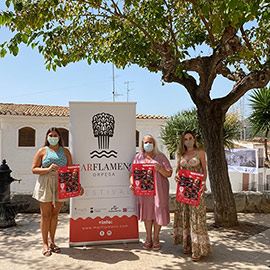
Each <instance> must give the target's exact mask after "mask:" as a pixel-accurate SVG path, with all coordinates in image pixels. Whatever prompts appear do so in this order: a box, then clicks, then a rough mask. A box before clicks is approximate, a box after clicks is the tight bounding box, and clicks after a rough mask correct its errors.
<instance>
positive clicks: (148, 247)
mask: <svg viewBox="0 0 270 270" xmlns="http://www.w3.org/2000/svg"><path fill="white" fill-rule="evenodd" d="M151 247H152V241H151V242H147V241H146V242H144V244H143V248H144V249H150V248H151Z"/></svg>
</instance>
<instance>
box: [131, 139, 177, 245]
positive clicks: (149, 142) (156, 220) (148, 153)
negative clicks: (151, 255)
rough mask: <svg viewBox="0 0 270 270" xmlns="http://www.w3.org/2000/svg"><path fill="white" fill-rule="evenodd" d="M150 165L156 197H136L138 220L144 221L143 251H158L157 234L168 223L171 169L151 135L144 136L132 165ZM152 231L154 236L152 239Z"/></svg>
mask: <svg viewBox="0 0 270 270" xmlns="http://www.w3.org/2000/svg"><path fill="white" fill-rule="evenodd" d="M139 163H148V164H149V163H152V164H154V166H155V176H156V195H155V196H138V200H137V209H138V219H139V220H140V221H144V225H145V230H146V240H145V243H144V244H143V248H144V249H150V248H152V249H153V250H159V249H160V244H159V232H160V229H161V226H166V225H168V224H169V222H170V212H169V181H168V179H167V178H168V177H170V176H171V175H172V167H171V165H170V162H169V160H168V159H167V158H166V156H165V155H164V154H162V153H160V152H159V151H158V148H157V145H156V141H155V139H154V138H153V137H152V136H151V135H145V136H144V137H143V140H142V144H141V152H140V153H138V154H137V155H136V156H135V159H134V161H133V164H139ZM130 184H131V185H130V188H131V189H133V177H132V175H131V176H130ZM152 229H154V234H153V237H152Z"/></svg>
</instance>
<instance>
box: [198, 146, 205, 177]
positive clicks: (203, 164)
mask: <svg viewBox="0 0 270 270" xmlns="http://www.w3.org/2000/svg"><path fill="white" fill-rule="evenodd" d="M199 158H200V161H201V164H202V169H203V181H204V182H206V178H207V169H206V158H205V152H204V151H203V150H201V151H200V152H199Z"/></svg>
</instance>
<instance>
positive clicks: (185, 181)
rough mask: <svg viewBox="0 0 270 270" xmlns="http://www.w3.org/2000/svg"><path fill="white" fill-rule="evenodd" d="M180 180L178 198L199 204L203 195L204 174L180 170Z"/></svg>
mask: <svg viewBox="0 0 270 270" xmlns="http://www.w3.org/2000/svg"><path fill="white" fill-rule="evenodd" d="M179 178H180V181H179V182H178V183H177V192H176V200H177V201H179V202H184V203H187V204H190V205H194V206H198V205H199V201H200V196H201V187H202V181H203V174H202V173H197V172H192V171H187V170H180V171H179Z"/></svg>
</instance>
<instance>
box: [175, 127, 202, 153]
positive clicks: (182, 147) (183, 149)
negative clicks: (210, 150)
mask: <svg viewBox="0 0 270 270" xmlns="http://www.w3.org/2000/svg"><path fill="white" fill-rule="evenodd" d="M187 134H191V135H192V137H193V138H194V148H196V149H199V147H198V145H197V139H196V136H195V134H194V132H193V131H191V130H186V131H185V132H184V133H183V135H182V137H181V140H180V142H179V146H178V151H177V157H178V158H180V157H181V156H183V155H184V154H185V152H186V151H187V147H186V146H185V144H184V141H185V140H184V138H185V135H187Z"/></svg>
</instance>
